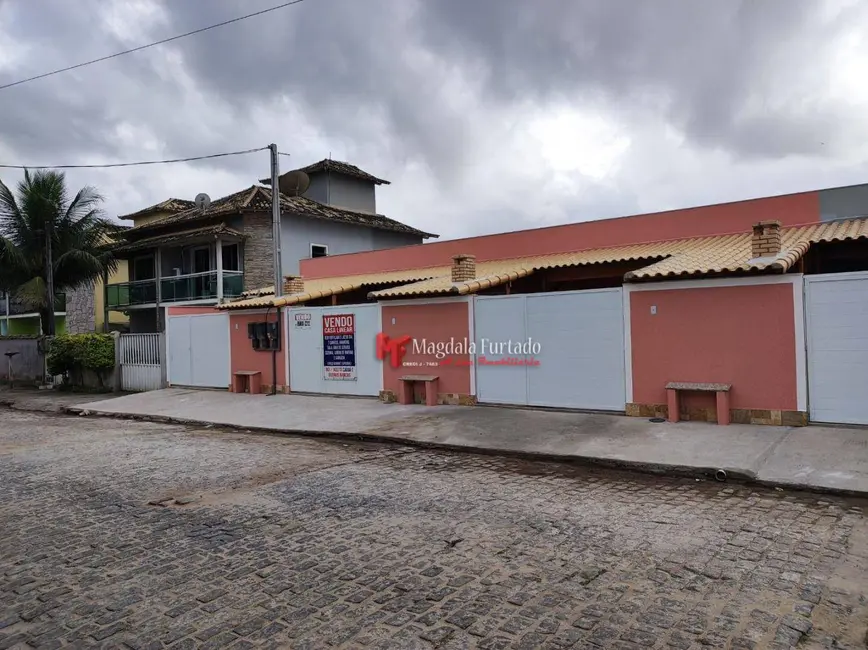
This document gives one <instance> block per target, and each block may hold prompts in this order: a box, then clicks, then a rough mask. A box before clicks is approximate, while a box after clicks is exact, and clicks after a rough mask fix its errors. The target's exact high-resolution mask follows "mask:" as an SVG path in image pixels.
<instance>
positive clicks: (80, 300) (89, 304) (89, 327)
mask: <svg viewBox="0 0 868 650" xmlns="http://www.w3.org/2000/svg"><path fill="white" fill-rule="evenodd" d="M94 294H95V288H94V285H93V284H92V283H91V284H84V285H81V286H80V287H78V288H77V289H73V290H71V291H67V292H66V331H67V333H68V334H86V333H90V332H93V331H95V330H96V301H95V296H94Z"/></svg>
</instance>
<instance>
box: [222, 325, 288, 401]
mask: <svg viewBox="0 0 868 650" xmlns="http://www.w3.org/2000/svg"><path fill="white" fill-rule="evenodd" d="M274 319H275V311H274V310H271V313H269V314H268V318H266V315H265V313H264V312H263V313H252V314H251V313H242V314H230V315H229V347H230V348H231V350H232V358H231V361H230V365H231V367H232V372H233V373H236V372H238V371H241V370H258V371H260V372H261V373H262V385H263V386H265V385H266V384H267V385H269V386H271V383H272V377H273V370H272V359H271V355H272V353H271V352H270V351H269V352H261V351H259V350H254V349H253V346H252V345H251V341H250V339H249V338H247V324H248V323H257V322H262V321H265V320H268V321H274ZM284 329H285V328H284ZM281 337H282V338H281V346H280V350H278V351H277V386H278V388H279V387H281V386H284V385H286V345H287V336H286V332H285V331H282V332H281Z"/></svg>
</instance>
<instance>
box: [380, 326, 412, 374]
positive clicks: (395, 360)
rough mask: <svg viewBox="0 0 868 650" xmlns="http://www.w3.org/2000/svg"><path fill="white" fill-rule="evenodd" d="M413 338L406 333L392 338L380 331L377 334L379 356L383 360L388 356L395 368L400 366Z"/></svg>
mask: <svg viewBox="0 0 868 650" xmlns="http://www.w3.org/2000/svg"><path fill="white" fill-rule="evenodd" d="M411 340H412V338H411V337H409V336H406V335H405V336H399V337H398V338H396V339H390V338H389V337H388V336H386V335H385V334H383V333H382V332H380V333H379V334H377V358H378V359H379V360H380V361H383V360H384V359H386V357H388V358H389V362H390V363H391V364H392V367H393V368H398V367H400V365H401V362H402V361H403V360H404V355H405V354H407V344H408V343H409V342H410V341H411Z"/></svg>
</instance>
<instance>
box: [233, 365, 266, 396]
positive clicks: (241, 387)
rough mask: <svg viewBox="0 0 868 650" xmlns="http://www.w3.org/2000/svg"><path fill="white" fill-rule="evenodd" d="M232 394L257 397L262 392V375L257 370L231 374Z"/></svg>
mask: <svg viewBox="0 0 868 650" xmlns="http://www.w3.org/2000/svg"><path fill="white" fill-rule="evenodd" d="M232 392H233V393H250V394H251V395H258V394H259V393H261V392H262V373H261V372H260V371H258V370H239V371H238V372H233V373H232Z"/></svg>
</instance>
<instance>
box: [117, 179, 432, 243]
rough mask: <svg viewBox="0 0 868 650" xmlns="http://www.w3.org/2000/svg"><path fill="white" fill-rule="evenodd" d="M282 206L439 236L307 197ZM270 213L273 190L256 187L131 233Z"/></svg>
mask: <svg viewBox="0 0 868 650" xmlns="http://www.w3.org/2000/svg"><path fill="white" fill-rule="evenodd" d="M280 206H281V210H282V211H283V212H290V213H295V214H300V215H304V216H307V217H312V218H314V219H323V220H326V221H335V222H339V223H346V224H354V225H358V226H366V227H368V228H376V229H379V230H390V231H393V232H402V233H408V234H413V235H419V236H420V237H437V235H435V234H432V233H427V232H423V231H421V230H417V229H416V228H413V227H411V226H408V225H406V224H403V223H401V222H400V221H395V220H394V219H390V218H389V217H387V216H385V215H382V214H373V213H369V212H357V211H355V210H347V209H345V208H336V207H334V206H330V205H325V204H324V203H319V202H318V201H314V200H312V199H309V198H306V197H304V196H286V195H285V194H281V195H280ZM269 210H271V189H270V188H266V187H262V186H261V185H253V186H251V187H249V188H247V189H246V190H241V191H240V192H235V193H234V194H229V195H228V196H224V197H221V198H219V199H215V200H213V201H212V202H211V205H209V206H208V208H207V209H205V210H199V209H198V208H196V207H195V206H193V207H191V208H189V209H187V210H183V211H181V212H177V213H175V214H170V215H166V216H165V217H162V218H160V219H156V220H154V221H151V222H150V223H146V224H144V225H141V226H137V227H135V228H131V229H130V230H129V231H127V232H128V234H129V235H132V236H135V235H137V234H139V233H145V232H150V231H152V230H159V229H162V228H166V227H171V226H174V225H175V224H186V223H189V222H196V221H204V220H209V219H215V218H217V217H225V216H229V215H234V214H238V213H241V212H265V211H269Z"/></svg>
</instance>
